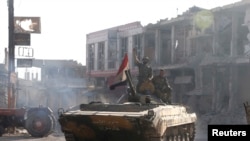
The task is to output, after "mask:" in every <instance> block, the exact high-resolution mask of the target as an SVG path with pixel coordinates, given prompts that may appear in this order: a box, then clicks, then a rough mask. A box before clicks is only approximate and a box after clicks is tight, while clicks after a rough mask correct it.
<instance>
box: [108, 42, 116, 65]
mask: <svg viewBox="0 0 250 141" xmlns="http://www.w3.org/2000/svg"><path fill="white" fill-rule="evenodd" d="M116 50H117V43H116V40H115V39H113V40H109V48H108V68H109V69H114V68H115V61H116V60H117V51H116Z"/></svg>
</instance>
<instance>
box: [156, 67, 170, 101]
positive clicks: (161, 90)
mask: <svg viewBox="0 0 250 141" xmlns="http://www.w3.org/2000/svg"><path fill="white" fill-rule="evenodd" d="M164 75H165V72H164V70H163V69H160V73H159V75H157V76H154V78H153V79H152V82H153V84H154V87H155V92H154V94H155V95H156V96H157V97H159V98H160V99H161V100H162V101H163V102H165V103H168V104H171V91H172V88H171V87H170V85H169V84H168V81H167V79H166V77H165V76H164Z"/></svg>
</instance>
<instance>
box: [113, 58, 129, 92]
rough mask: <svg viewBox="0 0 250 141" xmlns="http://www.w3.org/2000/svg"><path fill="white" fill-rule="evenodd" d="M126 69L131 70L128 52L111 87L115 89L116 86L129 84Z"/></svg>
mask: <svg viewBox="0 0 250 141" xmlns="http://www.w3.org/2000/svg"><path fill="white" fill-rule="evenodd" d="M125 70H129V64H128V54H127V53H126V54H125V56H124V58H123V60H122V64H121V66H120V68H119V70H118V72H117V74H116V76H115V78H114V80H113V84H112V85H110V87H109V89H110V90H114V89H115V87H117V86H123V85H126V84H127V77H126V74H125Z"/></svg>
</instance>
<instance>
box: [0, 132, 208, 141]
mask: <svg viewBox="0 0 250 141" xmlns="http://www.w3.org/2000/svg"><path fill="white" fill-rule="evenodd" d="M0 141H65V138H64V136H63V135H62V134H52V135H49V136H48V137H44V138H33V137H30V136H29V135H28V134H17V135H4V136H3V137H0ZM195 141H207V137H206V135H205V134H204V133H199V132H198V134H197V135H196V138H195Z"/></svg>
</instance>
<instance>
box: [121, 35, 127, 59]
mask: <svg viewBox="0 0 250 141" xmlns="http://www.w3.org/2000/svg"><path fill="white" fill-rule="evenodd" d="M127 52H128V37H124V38H122V39H121V57H123V56H124V55H125V53H127Z"/></svg>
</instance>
